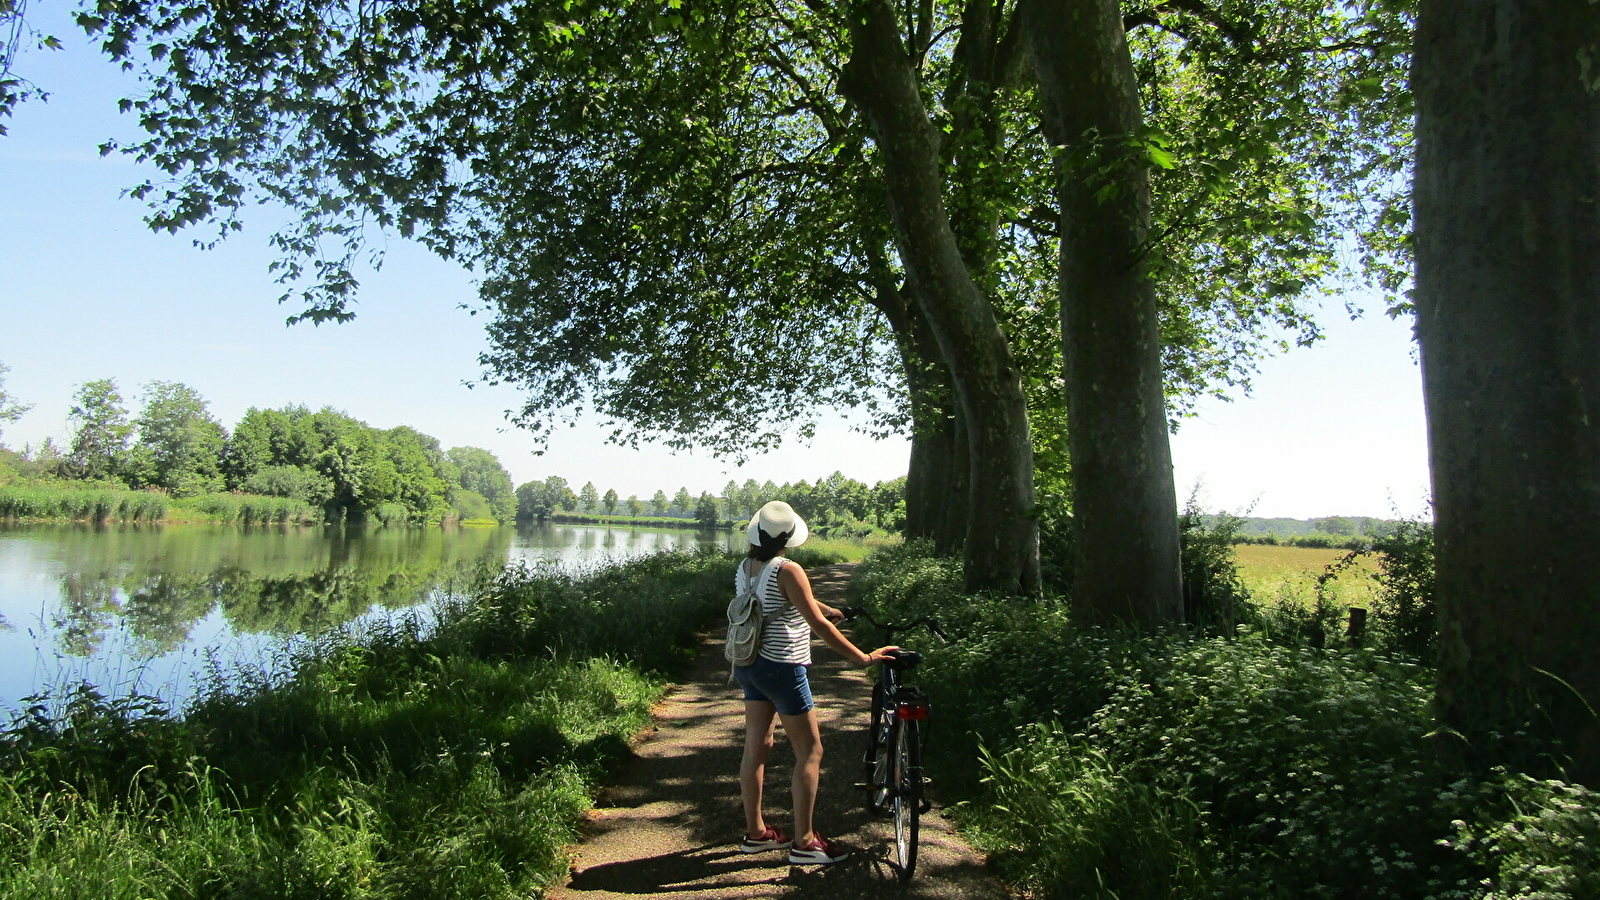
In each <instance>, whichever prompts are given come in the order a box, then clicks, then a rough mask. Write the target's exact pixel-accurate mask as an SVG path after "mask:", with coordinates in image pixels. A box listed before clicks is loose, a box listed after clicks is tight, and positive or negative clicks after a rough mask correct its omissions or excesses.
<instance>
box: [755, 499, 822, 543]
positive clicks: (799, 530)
mask: <svg viewBox="0 0 1600 900" xmlns="http://www.w3.org/2000/svg"><path fill="white" fill-rule="evenodd" d="M763 531H765V532H766V533H767V536H768V537H777V536H778V535H780V534H783V533H784V532H786V531H787V532H789V540H788V541H787V542H785V543H784V546H785V547H798V546H800V545H801V544H804V543H805V542H806V538H807V537H810V535H811V532H810V531H809V530H808V529H807V528H806V520H805V519H802V518H800V514H799V513H797V512H795V511H794V507H792V506H790V505H789V504H787V503H785V502H783V501H782V500H774V501H772V502H771V503H768V504H767V505H766V506H763V507H761V508H760V509H758V510H756V514H755V515H753V516H751V517H750V527H748V528H746V529H745V532H744V534H745V537H746V538H748V539H749V541H750V545H751V546H752V547H759V546H761V532H763Z"/></svg>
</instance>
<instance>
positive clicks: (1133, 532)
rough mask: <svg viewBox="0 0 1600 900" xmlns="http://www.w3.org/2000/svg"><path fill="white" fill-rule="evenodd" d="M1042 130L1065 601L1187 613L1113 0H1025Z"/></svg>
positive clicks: (1104, 617)
mask: <svg viewBox="0 0 1600 900" xmlns="http://www.w3.org/2000/svg"><path fill="white" fill-rule="evenodd" d="M1027 28H1028V31H1029V32H1030V34H1031V36H1032V45H1033V60H1034V69H1035V71H1036V72H1037V73H1038V78H1039V92H1040V96H1041V99H1042V100H1043V108H1044V112H1043V115H1042V119H1043V124H1044V131H1045V135H1046V136H1047V137H1049V139H1050V142H1051V143H1052V144H1055V145H1057V146H1059V147H1061V148H1062V149H1063V153H1062V154H1061V157H1062V160H1063V161H1062V165H1061V170H1062V171H1061V186H1060V209H1061V339H1062V352H1061V356H1062V359H1063V360H1064V362H1065V369H1066V376H1065V377H1066V387H1067V420H1068V421H1069V422H1070V423H1071V427H1070V428H1069V429H1068V431H1067V439H1068V446H1069V447H1070V452H1071V457H1072V470H1073V476H1074V477H1073V484H1074V488H1075V491H1074V497H1073V515H1074V521H1075V522H1076V524H1077V529H1076V534H1075V544H1074V547H1075V550H1076V553H1077V559H1076V566H1075V575H1076V580H1075V586H1074V589H1073V592H1072V603H1073V609H1074V611H1075V612H1077V613H1078V614H1079V616H1080V617H1081V618H1082V619H1083V620H1085V621H1090V622H1107V621H1118V620H1121V621H1129V622H1144V623H1160V622H1170V621H1181V620H1182V619H1183V589H1182V579H1181V577H1180V575H1179V566H1178V499H1177V491H1176V489H1175V487H1174V485H1173V480H1172V452H1171V449H1170V446H1169V444H1168V442H1167V407H1166V402H1165V399H1166V392H1165V389H1164V386H1163V383H1162V365H1161V323H1160V314H1159V307H1158V305H1157V303H1156V291H1155V283H1154V281H1153V280H1152V279H1151V278H1150V275H1149V272H1148V269H1147V266H1146V263H1145V260H1144V259H1142V258H1141V257H1142V256H1143V254H1144V248H1145V247H1146V246H1147V243H1148V241H1149V238H1150V174H1149V167H1150V161H1149V157H1148V152H1147V149H1146V147H1145V145H1144V144H1143V141H1142V139H1143V138H1144V136H1145V134H1146V132H1145V126H1144V120H1143V115H1142V113H1141V110H1140V102H1139V84H1138V82H1137V80H1136V79H1135V77H1134V69H1133V58H1132V56H1131V55H1130V53H1129V51H1128V41H1127V32H1126V28H1125V26H1124V24H1123V18H1122V9H1121V4H1119V3H1118V2H1117V0H1091V2H1068V0H1032V3H1031V7H1030V10H1029V18H1028V24H1027Z"/></svg>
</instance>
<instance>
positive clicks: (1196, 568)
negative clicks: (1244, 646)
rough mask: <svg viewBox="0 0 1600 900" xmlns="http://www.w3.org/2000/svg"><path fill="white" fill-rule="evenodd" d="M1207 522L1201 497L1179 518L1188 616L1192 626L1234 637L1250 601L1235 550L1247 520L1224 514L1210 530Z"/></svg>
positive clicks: (1189, 505) (1186, 508)
mask: <svg viewBox="0 0 1600 900" xmlns="http://www.w3.org/2000/svg"><path fill="white" fill-rule="evenodd" d="M1206 520H1207V516H1206V515H1205V514H1204V512H1203V511H1202V510H1201V509H1200V506H1199V499H1198V496H1197V495H1191V496H1190V498H1189V503H1188V506H1187V507H1185V509H1184V511H1183V515H1181V516H1179V517H1178V539H1179V544H1180V547H1181V556H1180V564H1181V566H1182V569H1183V609H1184V614H1185V616H1186V617H1187V619H1188V621H1189V622H1190V623H1191V624H1195V625H1199V626H1201V627H1203V628H1214V629H1219V630H1221V631H1222V632H1224V633H1231V632H1232V631H1233V626H1234V625H1235V624H1236V623H1237V622H1238V621H1239V619H1240V617H1241V616H1242V615H1246V614H1247V613H1246V610H1245V606H1246V604H1247V603H1248V602H1249V600H1250V592H1249V591H1248V590H1247V589H1246V588H1245V586H1244V581H1243V579H1241V578H1240V577H1239V565H1238V562H1237V558H1236V557H1235V555H1234V549H1233V547H1234V544H1236V543H1238V537H1239V528H1240V526H1242V525H1243V524H1244V519H1242V518H1240V517H1238V516H1234V515H1227V514H1223V515H1219V516H1216V517H1215V518H1214V519H1213V523H1214V524H1211V525H1210V526H1208V525H1207V524H1206Z"/></svg>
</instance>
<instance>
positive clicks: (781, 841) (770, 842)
mask: <svg viewBox="0 0 1600 900" xmlns="http://www.w3.org/2000/svg"><path fill="white" fill-rule="evenodd" d="M793 843H794V842H793V841H792V840H790V839H789V836H788V835H786V834H784V833H783V832H781V831H779V830H778V829H776V828H773V827H772V826H771V825H768V826H767V830H766V831H763V832H761V833H760V834H758V835H756V836H755V837H751V836H750V835H748V834H747V835H745V836H744V840H742V841H740V842H739V852H740V853H760V852H762V851H764V850H786V849H788V847H789V845H790V844H793Z"/></svg>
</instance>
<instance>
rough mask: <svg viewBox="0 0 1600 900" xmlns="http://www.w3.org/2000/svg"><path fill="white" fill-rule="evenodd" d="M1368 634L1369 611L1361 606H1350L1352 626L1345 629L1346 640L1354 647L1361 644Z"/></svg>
mask: <svg viewBox="0 0 1600 900" xmlns="http://www.w3.org/2000/svg"><path fill="white" fill-rule="evenodd" d="M1366 634H1367V611H1366V610H1365V609H1362V608H1361V607H1359V606H1352V607H1350V626H1349V627H1348V628H1346V629H1345V630H1344V637H1345V640H1346V641H1348V642H1349V643H1350V646H1352V647H1359V646H1361V640H1362V638H1364V637H1366Z"/></svg>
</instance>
